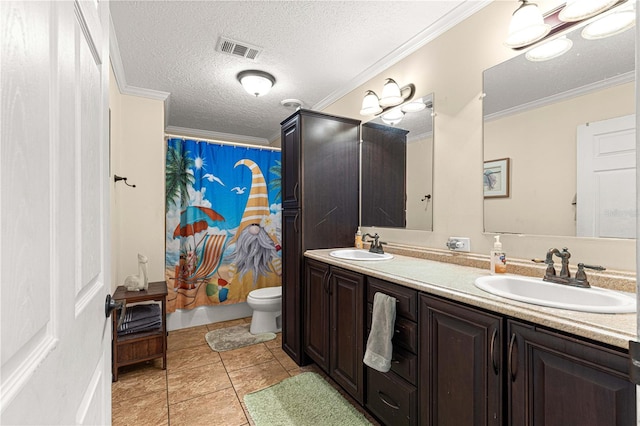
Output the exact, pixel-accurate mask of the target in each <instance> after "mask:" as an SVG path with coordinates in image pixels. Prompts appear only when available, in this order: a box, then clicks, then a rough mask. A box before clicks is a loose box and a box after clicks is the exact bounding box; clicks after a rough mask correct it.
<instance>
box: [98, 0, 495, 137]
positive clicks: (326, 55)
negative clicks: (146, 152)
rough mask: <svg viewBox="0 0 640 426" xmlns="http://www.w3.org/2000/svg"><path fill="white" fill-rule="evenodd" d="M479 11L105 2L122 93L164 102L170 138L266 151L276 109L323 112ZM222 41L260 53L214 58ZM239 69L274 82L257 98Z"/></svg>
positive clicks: (455, 4) (472, 2)
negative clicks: (143, 93)
mask: <svg viewBox="0 0 640 426" xmlns="http://www.w3.org/2000/svg"><path fill="white" fill-rule="evenodd" d="M483 3H486V1H485V2H483V1H478V0H460V1H454V0H445V1H346V2H342V1H113V2H111V6H110V7H111V16H112V22H113V28H114V30H115V42H116V45H117V46H118V50H119V56H120V58H119V60H120V64H121V69H120V68H119V69H118V70H116V74H118V71H120V73H121V77H120V78H119V79H118V83H119V84H122V80H124V81H125V82H126V87H128V88H129V89H144V90H148V91H159V92H167V93H169V102H168V114H167V121H166V125H167V126H168V127H169V129H171V128H185V129H193V130H197V131H204V133H207V132H208V133H223V134H229V135H241V136H243V137H247V139H251V138H256V139H255V141H257V142H258V143H259V142H260V140H262V141H263V142H265V143H266V142H267V141H270V140H273V139H274V137H275V136H277V135H278V132H279V128H280V122H281V121H282V120H283V119H285V118H286V117H287V116H289V115H290V114H291V113H292V112H293V109H292V108H287V107H284V106H281V105H280V101H281V100H283V99H289V98H296V99H299V100H301V101H302V102H303V103H304V106H305V108H314V107H318V106H322V105H327V102H330V101H332V100H336V99H337V98H339V96H341V95H343V94H346V93H348V92H349V91H350V90H353V89H354V88H355V87H357V86H358V85H359V84H361V83H362V82H364V81H366V80H362V79H363V78H364V77H368V78H371V77H373V75H370V74H371V72H372V70H374V71H376V69H375V67H376V65H378V66H379V65H380V64H381V63H385V64H386V65H385V68H386V67H388V66H389V65H390V64H389V63H387V62H388V58H390V57H397V59H401V57H398V56H399V53H398V52H401V51H402V49H403V48H405V50H406V46H407V45H408V44H409V45H415V44H416V40H422V39H427V38H428V37H429V35H430V33H433V32H435V31H436V30H437V31H440V32H442V31H443V30H444V29H446V28H443V26H445V24H443V22H445V23H447V24H448V23H451V25H453V24H455V23H456V19H462V18H464V17H465V16H466V15H465V13H467V14H468V13H471V12H470V11H473V10H477V9H478V8H479V7H481V6H479V5H482V4H483ZM431 35H432V36H433V34H431ZM221 36H224V37H228V38H231V39H233V40H236V41H239V42H244V43H247V44H250V45H255V46H258V47H260V48H262V49H263V50H262V52H261V54H260V55H259V56H258V58H257V60H255V61H252V60H249V59H245V58H240V57H235V56H231V55H227V54H223V53H219V52H217V51H216V46H217V44H218V41H219V39H220V37H221ZM112 53H113V50H112ZM405 53H406V52H405ZM408 53H410V52H408ZM116 59H118V58H116ZM112 60H113V59H112ZM385 61H387V62H385ZM114 68H118V67H114ZM247 69H259V70H263V71H267V72H269V73H271V74H273V75H274V76H275V78H276V80H277V81H276V84H275V86H274V87H273V89H272V90H271V91H270V92H269V93H268V94H267V95H265V96H262V97H259V98H255V97H252V96H251V95H249V94H247V93H246V92H245V91H244V90H243V89H242V87H241V85H240V84H239V83H238V81H237V80H236V75H237V74H238V72H240V71H243V70H247ZM380 71H382V69H379V70H377V72H380ZM374 75H375V74H374ZM368 78H367V79H368ZM399 83H400V84H405V83H407V82H399ZM121 89H122V87H121Z"/></svg>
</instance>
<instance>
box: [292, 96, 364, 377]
mask: <svg viewBox="0 0 640 426" xmlns="http://www.w3.org/2000/svg"><path fill="white" fill-rule="evenodd" d="M281 126H282V128H281V144H282V170H283V175H282V207H283V212H282V241H283V243H282V252H283V253H282V260H283V271H282V349H283V350H284V351H285V352H286V353H287V354H288V355H289V356H290V357H291V358H292V359H293V360H294V361H295V362H296V363H297V364H298V365H304V364H306V363H307V362H308V361H307V359H306V356H305V354H304V349H303V335H302V334H303V329H304V327H303V308H304V306H303V305H304V302H303V300H304V294H303V288H304V286H303V281H302V280H304V279H305V278H304V268H303V265H304V256H303V255H304V252H305V250H311V249H322V248H332V247H353V243H354V234H355V232H356V229H357V227H358V200H359V182H358V179H359V141H360V121H358V120H353V119H349V118H343V117H335V116H331V115H327V114H322V113H319V112H315V111H309V110H304V109H301V110H298V111H296V112H295V113H294V114H293V115H291V116H290V117H289V118H287V119H286V120H284V121H283V122H282V123H281Z"/></svg>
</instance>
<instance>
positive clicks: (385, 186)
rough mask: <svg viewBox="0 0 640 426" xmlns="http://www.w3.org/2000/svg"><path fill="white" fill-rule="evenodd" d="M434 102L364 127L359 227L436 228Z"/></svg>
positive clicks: (416, 102)
mask: <svg viewBox="0 0 640 426" xmlns="http://www.w3.org/2000/svg"><path fill="white" fill-rule="evenodd" d="M433 103H434V99H433V94H429V95H426V96H422V97H418V98H414V99H413V100H412V102H411V104H410V107H409V108H407V107H405V109H406V110H408V111H407V112H404V113H399V114H398V117H397V118H389V117H388V116H387V115H386V114H383V115H382V116H379V117H376V118H375V119H373V120H371V121H369V122H367V123H365V124H363V125H362V157H361V158H362V165H361V184H362V186H361V198H360V201H361V217H360V225H361V226H376V227H385V228H400V229H412V230H423V231H432V230H433V196H432V188H433V116H434V114H433ZM411 107H414V108H411ZM416 107H417V108H416ZM412 109H417V110H418V111H414V110H412ZM398 110H400V107H399V108H398Z"/></svg>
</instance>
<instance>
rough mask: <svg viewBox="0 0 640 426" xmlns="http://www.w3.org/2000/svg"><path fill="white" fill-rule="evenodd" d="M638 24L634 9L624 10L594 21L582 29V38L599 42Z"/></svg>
mask: <svg viewBox="0 0 640 426" xmlns="http://www.w3.org/2000/svg"><path fill="white" fill-rule="evenodd" d="M635 23H636V12H635V10H633V7H631V8H629V9H622V10H618V11H616V12H613V13H610V14H608V15H605V16H603V17H602V18H599V19H598V20H596V21H593V22H592V23H590V24H589V25H587V26H586V27H584V28H583V29H582V37H583V38H585V39H587V40H597V39H600V38H605V37H610V36H613V35H616V34H620V33H621V32H623V31H626V30H628V29H629V28H631V27H633V26H634V24H635Z"/></svg>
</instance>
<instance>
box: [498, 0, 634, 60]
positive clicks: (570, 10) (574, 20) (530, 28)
mask: <svg viewBox="0 0 640 426" xmlns="http://www.w3.org/2000/svg"><path fill="white" fill-rule="evenodd" d="M520 1H521V2H522V4H521V5H520V6H519V7H518V9H516V11H515V12H514V13H513V16H512V17H511V22H510V24H509V35H508V37H507V39H506V41H505V44H506V45H507V46H508V47H511V48H512V49H520V48H524V47H527V46H530V45H532V44H534V43H536V42H538V41H540V40H542V39H544V38H545V37H547V36H548V35H551V34H555V33H558V32H560V31H562V30H565V29H568V28H569V27H571V26H573V25H576V24H578V23H580V22H582V21H584V20H586V19H589V18H592V17H594V16H597V15H599V14H601V13H604V12H606V11H608V10H610V9H612V8H613V7H614V6H617V5H621V4H623V3H625V0H568V1H567V3H566V4H564V5H562V6H560V7H559V8H556V9H554V10H552V11H550V12H549V13H547V14H546V15H544V16H543V15H542V12H541V11H540V9H538V6H537V5H536V4H535V3H529V2H528V1H527V0H520ZM626 1H627V2H628V3H633V2H632V0H626ZM613 15H618V16H616V18H618V17H623V18H626V19H627V20H629V16H630V15H633V16H635V13H633V10H632V11H631V12H629V13H626V14H620V12H618V13H617V14H611V15H607V16H605V18H608V17H609V16H613ZM602 19H604V18H602ZM608 20H613V18H608ZM598 22H599V20H598V21H594V22H593V23H591V24H589V25H588V26H587V27H585V31H587V32H586V33H585V31H583V37H585V38H589V35H588V30H586V29H587V28H589V27H592V26H593V25H595V24H597V23H598ZM623 25H625V26H624V28H621V29H611V30H606V31H605V30H600V31H599V32H598V36H596V37H598V38H599V37H606V36H609V35H613V34H617V33H619V32H621V31H623V30H625V29H628V28H630V27H631V26H633V21H632V22H631V23H628V22H627V23H626V24H623ZM592 28H593V27H592ZM598 28H601V26H599V27H598ZM596 37H592V38H596ZM556 40H558V41H557V42H556V43H555V45H551V46H547V47H546V48H544V49H547V50H549V51H550V52H551V53H549V55H551V56H550V57H557V56H560V55H561V54H562V53H564V52H566V51H568V50H569V49H570V48H571V43H570V40H569V41H567V39H566V38H564V39H562V38H558V39H556ZM553 42H555V40H552V43H553ZM541 47H542V46H541ZM530 56H532V57H538V58H542V59H532V60H544V59H550V57H547V56H545V54H544V53H540V52H533V53H532V54H531V55H530Z"/></svg>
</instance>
